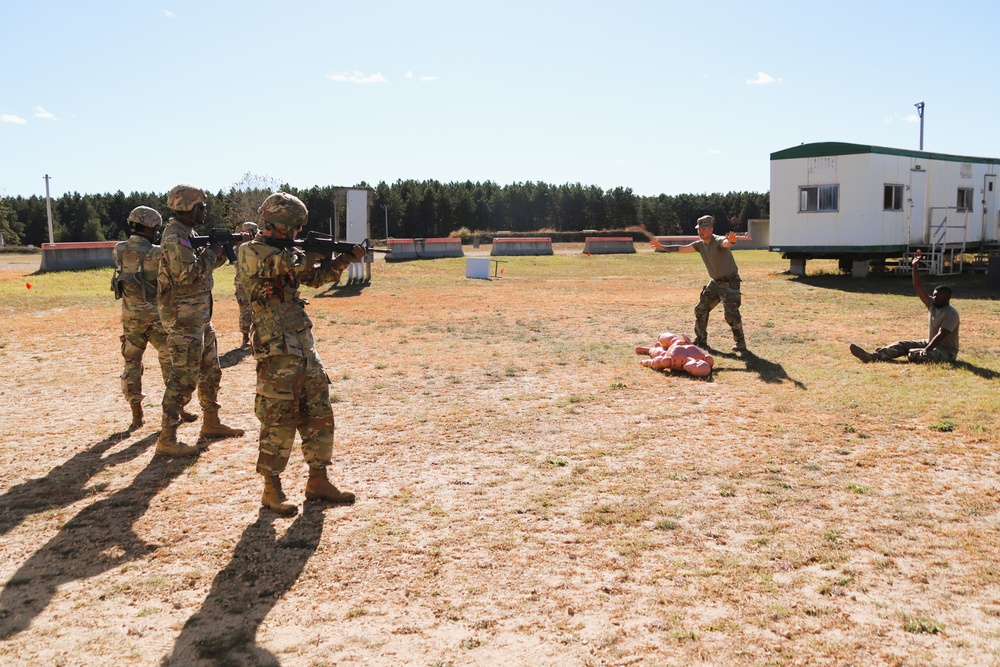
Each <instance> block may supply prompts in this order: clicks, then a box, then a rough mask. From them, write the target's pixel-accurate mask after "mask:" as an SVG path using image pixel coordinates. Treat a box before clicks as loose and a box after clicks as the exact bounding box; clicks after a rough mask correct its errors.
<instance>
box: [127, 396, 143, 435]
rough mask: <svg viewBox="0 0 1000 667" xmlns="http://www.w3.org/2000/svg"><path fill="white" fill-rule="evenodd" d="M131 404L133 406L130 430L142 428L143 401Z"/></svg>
mask: <svg viewBox="0 0 1000 667" xmlns="http://www.w3.org/2000/svg"><path fill="white" fill-rule="evenodd" d="M129 406H130V407H131V408H132V423H131V424H129V425H128V430H130V431H134V430H136V429H139V428H142V403H129Z"/></svg>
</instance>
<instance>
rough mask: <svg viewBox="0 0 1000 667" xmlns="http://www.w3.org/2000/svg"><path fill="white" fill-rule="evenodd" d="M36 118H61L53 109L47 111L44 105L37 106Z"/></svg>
mask: <svg viewBox="0 0 1000 667" xmlns="http://www.w3.org/2000/svg"><path fill="white" fill-rule="evenodd" d="M35 118H44V119H46V120H59V119H58V118H56V115H55V114H54V113H52V112H51V111H46V110H45V109H43V108H42V107H35Z"/></svg>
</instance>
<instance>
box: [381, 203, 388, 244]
mask: <svg viewBox="0 0 1000 667" xmlns="http://www.w3.org/2000/svg"><path fill="white" fill-rule="evenodd" d="M382 210H383V211H385V240H386V241H388V240H389V205H388V204H382Z"/></svg>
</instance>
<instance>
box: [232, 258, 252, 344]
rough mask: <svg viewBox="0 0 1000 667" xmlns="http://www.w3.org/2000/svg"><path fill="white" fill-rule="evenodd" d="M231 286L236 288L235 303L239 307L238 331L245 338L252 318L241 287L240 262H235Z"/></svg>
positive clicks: (246, 298) (248, 333)
mask: <svg viewBox="0 0 1000 667" xmlns="http://www.w3.org/2000/svg"><path fill="white" fill-rule="evenodd" d="M233 287H235V288H236V303H237V304H238V305H239V307H240V333H241V334H243V337H244V338H246V337H247V336H249V335H250V325H251V324H252V323H253V318H252V317H251V314H250V299H249V298H248V297H247V292H246V290H245V289H243V271H241V270H240V263H239V262H236V277H235V278H233Z"/></svg>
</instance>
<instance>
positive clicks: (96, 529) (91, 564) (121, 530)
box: [0, 436, 194, 639]
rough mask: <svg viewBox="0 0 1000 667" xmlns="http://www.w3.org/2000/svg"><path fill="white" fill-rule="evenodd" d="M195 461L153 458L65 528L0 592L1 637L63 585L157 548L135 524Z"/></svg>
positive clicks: (38, 610)
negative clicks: (152, 502) (141, 535)
mask: <svg viewBox="0 0 1000 667" xmlns="http://www.w3.org/2000/svg"><path fill="white" fill-rule="evenodd" d="M150 438H152V436H150ZM150 438H147V440H149V439H150ZM193 462H194V459H190V458H188V459H166V458H163V457H159V456H157V457H153V459H152V460H151V461H150V463H149V464H148V465H147V466H146V467H145V468H143V469H142V471H141V472H140V473H139V474H138V475H136V476H135V479H134V480H133V481H132V484H130V485H129V486H128V487H126V488H124V489H122V490H120V491H117V492H115V493H113V494H111V495H110V496H108V497H107V498H105V499H104V500H101V501H98V502H96V503H94V504H93V505H90V506H89V507H87V508H86V509H84V510H83V511H81V512H80V513H79V514H77V515H76V516H75V517H73V518H72V519H71V520H70V521H69V522H68V523H67V524H66V525H65V526H63V528H62V530H60V531H59V533H58V534H57V535H56V536H55V537H53V538H52V539H51V540H49V541H48V543H46V544H45V545H44V546H43V547H42V548H41V549H39V550H38V551H36V552H35V553H34V554H33V555H32V556H31V557H30V558H29V559H28V560H27V561H26V562H25V563H24V564H23V565H22V566H21V567H20V568H18V570H17V572H15V573H14V575H13V576H12V577H11V578H10V579H9V580H8V581H7V584H6V585H5V586H4V588H3V591H2V592H0V639H9V638H10V637H12V636H14V635H16V634H17V633H19V632H21V631H22V630H24V629H25V628H27V627H28V626H29V625H31V622H32V621H33V620H34V619H35V617H37V616H38V615H39V614H40V613H41V612H42V611H43V610H44V609H45V607H46V606H48V604H49V601H50V600H51V599H52V597H53V596H54V595H55V593H56V590H57V589H58V587H59V586H61V585H62V584H65V583H68V582H71V581H78V580H83V579H89V578H91V577H95V576H97V575H99V574H101V573H103V572H106V571H108V570H111V569H113V568H117V567H120V566H121V565H123V564H124V563H128V562H130V561H133V560H136V559H139V558H143V557H145V556H147V555H149V554H150V553H151V552H153V551H156V549H157V548H158V547H157V546H156V545H155V544H149V543H147V542H144V541H143V540H142V539H140V538H139V537H138V536H137V535H136V534H135V532H134V531H133V530H132V525H133V524H134V523H135V522H136V521H138V520H139V519H140V518H141V517H142V516H143V515H144V514H145V513H146V510H147V509H148V508H149V503H150V502H151V501H152V499H153V498H154V497H155V496H156V495H157V494H158V493H159V492H160V491H161V490H163V489H164V488H166V487H167V486H168V485H169V484H170V482H171V481H173V480H174V479H175V478H176V477H177V476H178V475H180V474H181V473H182V472H184V470H185V469H187V467H188V466H190V465H191V464H192V463H193ZM95 597H96V596H95Z"/></svg>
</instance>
